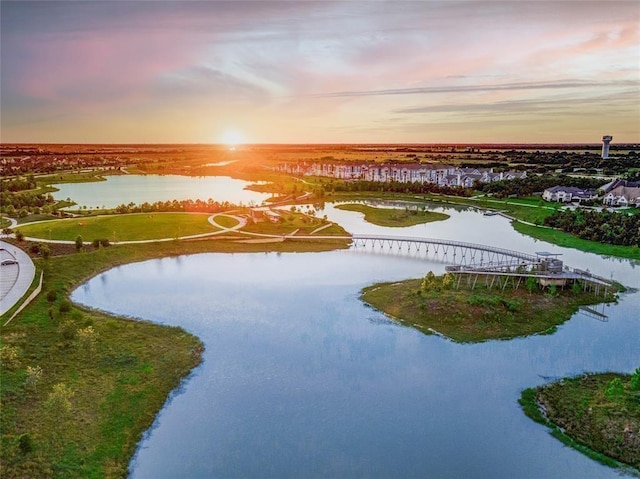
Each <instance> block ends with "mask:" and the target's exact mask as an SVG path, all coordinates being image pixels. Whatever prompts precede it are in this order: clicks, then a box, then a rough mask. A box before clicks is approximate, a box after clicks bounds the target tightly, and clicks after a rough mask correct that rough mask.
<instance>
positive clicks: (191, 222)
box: [20, 213, 218, 242]
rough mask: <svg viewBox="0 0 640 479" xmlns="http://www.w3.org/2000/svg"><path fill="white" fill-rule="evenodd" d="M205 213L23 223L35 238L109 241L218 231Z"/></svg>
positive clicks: (27, 231)
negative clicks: (104, 239) (99, 239)
mask: <svg viewBox="0 0 640 479" xmlns="http://www.w3.org/2000/svg"><path fill="white" fill-rule="evenodd" d="M209 216H210V215H209V214H206V213H203V214H199V213H139V214H130V215H112V216H96V217H82V218H70V219H64V220H56V221H50V222H45V223H37V224H33V225H25V226H21V227H20V231H22V232H23V233H24V235H25V236H28V237H33V238H43V239H53V240H67V241H74V240H75V239H76V238H77V237H78V236H82V238H83V240H84V241H93V240H94V239H98V238H106V239H108V240H109V241H113V242H116V241H138V240H148V239H161V238H177V237H180V236H189V235H196V234H201V233H212V232H214V231H217V230H218V228H215V227H214V226H213V225H211V224H210V223H209V222H208V221H207V218H209Z"/></svg>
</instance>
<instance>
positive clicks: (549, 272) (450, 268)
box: [333, 234, 616, 294]
mask: <svg viewBox="0 0 640 479" xmlns="http://www.w3.org/2000/svg"><path fill="white" fill-rule="evenodd" d="M333 238H335V236H334V237H333ZM351 239H352V241H353V247H354V248H369V249H372V250H385V249H386V250H392V251H393V250H395V251H407V252H411V251H412V250H415V251H416V252H417V253H420V252H424V253H425V256H426V257H432V258H434V259H437V260H440V261H442V262H444V263H446V264H447V267H446V269H447V272H450V273H452V274H453V275H454V276H456V279H457V281H458V283H460V281H462V279H463V278H464V279H465V280H466V281H467V282H468V283H469V284H471V283H473V285H475V284H476V283H477V282H478V280H479V279H480V280H481V281H483V282H484V283H485V284H486V285H488V286H493V285H494V283H495V284H496V285H497V286H499V287H502V288H503V289H504V288H505V287H506V286H507V284H509V282H511V283H512V284H513V286H514V287H516V284H517V285H519V284H520V282H521V281H525V280H526V278H528V277H531V276H534V277H535V278H536V279H538V282H539V283H540V284H541V285H543V286H551V285H556V286H561V287H564V286H565V285H566V284H571V283H575V282H579V283H580V284H581V285H582V287H583V289H585V290H586V289H590V290H593V291H595V292H596V294H599V293H600V292H602V293H604V294H606V293H608V292H609V291H613V290H615V289H616V286H615V283H614V281H613V280H611V279H606V278H603V277H601V276H597V275H594V274H592V273H590V272H589V271H585V270H581V269H578V268H571V267H569V266H567V265H564V264H563V262H562V260H560V259H558V256H559V255H557V254H552V253H547V252H538V253H535V254H530V253H523V252H520V251H515V250H510V249H505V248H498V247H495V246H489V245H483V244H477V243H467V242H463V241H453V240H446V239H437V238H419V237H411V236H389V235H369V234H353V235H352V236H351Z"/></svg>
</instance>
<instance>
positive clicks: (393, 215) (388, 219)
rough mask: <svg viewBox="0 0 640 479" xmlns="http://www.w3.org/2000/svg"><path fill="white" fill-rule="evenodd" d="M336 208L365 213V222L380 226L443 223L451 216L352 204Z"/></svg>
mask: <svg viewBox="0 0 640 479" xmlns="http://www.w3.org/2000/svg"><path fill="white" fill-rule="evenodd" d="M336 208H337V209H339V210H347V211H357V212H358V213H363V214H364V219H365V221H367V222H369V223H373V224H374V225H378V226H391V227H403V226H413V225H419V224H422V223H431V222H432V221H443V220H446V219H448V218H449V215H447V214H444V213H436V212H434V211H422V210H417V209H412V210H405V209H397V208H375V207H373V206H368V205H359V204H351V203H350V204H346V205H336Z"/></svg>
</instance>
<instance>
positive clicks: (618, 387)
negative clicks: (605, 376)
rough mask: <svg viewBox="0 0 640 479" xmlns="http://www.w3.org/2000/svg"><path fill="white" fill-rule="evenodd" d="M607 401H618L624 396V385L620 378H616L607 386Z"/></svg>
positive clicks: (605, 391) (605, 392)
mask: <svg viewBox="0 0 640 479" xmlns="http://www.w3.org/2000/svg"><path fill="white" fill-rule="evenodd" d="M604 394H605V396H607V399H616V398H619V397H620V396H622V395H623V394H624V384H622V380H621V379H620V378H614V379H612V380H611V381H609V383H608V384H607V388H606V389H605V390H604Z"/></svg>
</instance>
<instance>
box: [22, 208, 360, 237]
mask: <svg viewBox="0 0 640 479" xmlns="http://www.w3.org/2000/svg"><path fill="white" fill-rule="evenodd" d="M219 216H226V217H228V218H233V219H234V220H236V221H237V222H238V223H237V224H236V225H234V226H229V227H226V226H222V225H220V224H219V223H217V222H216V218H217V217H219ZM49 221H58V220H49ZM207 221H208V222H209V223H210V224H211V225H212V226H214V227H216V228H218V231H212V232H211V233H201V234H197V235H189V236H180V237H178V238H158V239H148V240H135V241H115V242H112V243H111V244H114V245H121V244H143V243H158V242H165V241H174V240H176V239H178V240H188V239H197V238H207V237H210V236H218V235H221V234H224V233H230V232H236V233H239V234H243V235H247V236H253V237H258V238H263V239H271V240H272V241H274V240H277V241H283V240H284V239H351V236H322V235H314V233H315V232H316V231H320V230H322V229H324V228H325V227H327V226H330V225H326V226H323V227H320V228H318V229H316V230H315V231H313V232H312V233H311V234H309V235H298V236H296V233H297V232H298V230H295V231H293V232H291V233H288V234H266V233H252V232H249V231H242V228H244V227H245V226H246V225H247V222H248V220H247V218H246V217H245V216H237V215H233V214H230V213H215V214H212V215H210V216H209V217H208V218H207ZM39 223H42V222H39ZM26 224H30V223H25V225H26ZM12 236H13V235H12ZM25 240H28V241H36V242H39V243H57V244H75V241H69V240H50V239H45V238H32V237H29V236H25ZM240 241H242V240H240ZM85 244H87V245H88V244H91V242H89V241H85Z"/></svg>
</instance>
